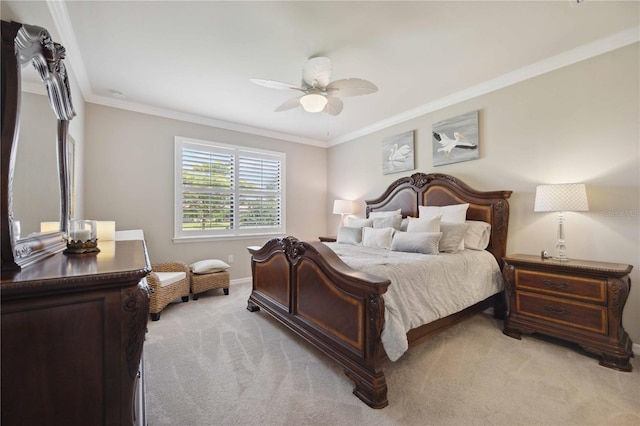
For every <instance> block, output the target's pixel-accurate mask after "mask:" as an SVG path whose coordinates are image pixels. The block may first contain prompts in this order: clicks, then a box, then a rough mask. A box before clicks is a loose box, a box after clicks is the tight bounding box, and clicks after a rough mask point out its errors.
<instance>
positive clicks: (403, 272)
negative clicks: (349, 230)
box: [327, 243, 503, 361]
mask: <svg viewBox="0 0 640 426" xmlns="http://www.w3.org/2000/svg"><path fill="white" fill-rule="evenodd" d="M327 246H329V247H330V248H331V249H332V250H333V251H335V252H336V254H338V256H340V258H341V259H342V261H344V262H345V263H346V264H347V265H349V266H351V267H352V268H354V269H358V270H360V271H365V272H368V273H371V274H375V275H378V276H380V277H384V278H388V279H389V280H390V281H391V285H390V286H389V289H388V290H387V292H386V293H385V294H384V303H385V316H384V319H385V324H384V328H383V330H382V344H383V345H384V349H385V351H386V353H387V355H388V356H389V359H391V360H392V361H395V360H397V359H398V358H400V356H401V355H402V354H403V353H404V352H405V351H406V350H407V349H408V341H407V331H409V330H411V329H412V328H416V327H419V326H421V325H424V324H427V323H430V322H432V321H434V320H437V319H439V318H443V317H445V316H447V315H450V314H453V313H455V312H459V311H461V310H462V309H464V308H466V307H468V306H471V305H473V304H475V303H477V302H479V301H481V300H484V299H486V298H487V297H489V296H491V295H493V294H495V293H497V292H499V291H501V290H502V288H503V282H502V275H501V273H500V268H499V267H498V263H497V262H496V260H495V258H494V257H493V255H491V253H489V252H488V251H484V250H482V251H478V250H463V251H461V252H458V253H456V254H451V253H440V254H438V255H425V254H418V253H404V252H397V251H391V250H386V249H378V248H372V247H363V246H352V245H348V244H338V243H327Z"/></svg>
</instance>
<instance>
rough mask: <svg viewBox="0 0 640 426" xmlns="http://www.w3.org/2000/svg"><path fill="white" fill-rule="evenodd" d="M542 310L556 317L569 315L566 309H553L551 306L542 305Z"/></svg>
mask: <svg viewBox="0 0 640 426" xmlns="http://www.w3.org/2000/svg"><path fill="white" fill-rule="evenodd" d="M544 310H545V311H547V312H551V313H552V314H556V315H567V314H570V313H571V311H569V310H568V309H565V308H554V307H553V306H551V305H544Z"/></svg>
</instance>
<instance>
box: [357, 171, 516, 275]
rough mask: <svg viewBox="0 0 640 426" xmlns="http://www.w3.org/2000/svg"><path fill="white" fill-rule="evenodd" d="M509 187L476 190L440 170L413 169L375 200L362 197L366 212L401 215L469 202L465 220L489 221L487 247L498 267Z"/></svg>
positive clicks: (504, 240) (504, 244) (503, 252)
mask: <svg viewBox="0 0 640 426" xmlns="http://www.w3.org/2000/svg"><path fill="white" fill-rule="evenodd" d="M510 196H511V191H477V190H475V189H473V188H471V187H470V186H468V185H467V184H465V183H464V182H462V181H461V180H459V179H456V178H455V177H453V176H450V175H445V174H441V173H430V174H425V173H414V174H413V175H411V176H408V177H403V178H400V179H398V180H396V181H395V182H393V183H392V184H391V185H389V187H388V188H387V189H386V191H385V192H384V193H383V194H382V195H381V196H380V197H378V198H376V199H375V200H366V201H365V203H366V204H367V217H369V213H371V212H374V211H382V210H397V209H400V210H401V211H402V217H407V216H412V217H418V210H419V209H418V206H447V205H451V204H463V203H469V209H468V210H467V220H480V221H483V222H487V223H489V224H491V240H490V241H489V246H488V247H487V250H488V251H490V252H491V253H492V254H493V255H494V256H495V258H496V260H497V261H498V264H499V265H500V267H502V258H503V257H504V256H505V255H506V252H507V229H508V227H509V202H508V201H507V198H509V197H510Z"/></svg>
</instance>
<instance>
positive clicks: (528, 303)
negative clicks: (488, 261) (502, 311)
mask: <svg viewBox="0 0 640 426" xmlns="http://www.w3.org/2000/svg"><path fill="white" fill-rule="evenodd" d="M516 303H517V305H516V309H517V311H518V313H519V314H522V315H528V316H531V317H535V318H539V319H543V320H545V321H551V322H554V323H557V324H563V325H567V326H570V327H574V328H579V329H582V330H587V331H590V332H594V333H598V334H604V335H606V334H607V333H608V330H607V309H606V307H603V306H597V305H589V304H586V303H580V302H571V301H568V300H565V299H559V298H556V297H551V296H545V295H541V294H532V293H527V292H518V294H517V298H516Z"/></svg>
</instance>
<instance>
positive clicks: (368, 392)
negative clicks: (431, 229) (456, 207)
mask: <svg viewBox="0 0 640 426" xmlns="http://www.w3.org/2000/svg"><path fill="white" fill-rule="evenodd" d="M510 195H511V191H491V192H482V191H476V190H474V189H472V188H470V187H469V186H467V185H466V184H464V183H463V182H461V181H460V180H458V179H456V178H455V177H453V176H448V175H444V174H424V173H415V174H413V175H412V176H410V177H403V178H400V179H398V180H396V181H395V182H393V183H392V184H391V185H390V186H389V187H388V188H387V189H386V191H385V192H384V193H383V194H382V196H380V197H379V198H377V199H375V200H369V201H366V204H367V209H366V211H367V216H368V217H369V216H370V214H373V213H377V214H380V213H381V212H385V213H386V212H389V211H396V210H397V211H398V215H401V216H403V217H407V216H412V217H417V216H418V212H419V206H448V205H453V204H459V203H469V206H468V209H467V212H466V219H467V220H473V221H484V222H486V223H487V224H489V225H490V241H488V246H487V248H486V251H487V252H488V253H486V252H485V253H484V254H487V255H488V256H487V258H489V259H490V260H492V262H494V264H495V268H496V274H497V275H498V277H499V275H500V269H499V266H500V267H501V265H502V258H503V256H504V255H505V254H506V242H507V229H508V222H509V204H508V202H507V198H509V196H510ZM371 229H374V228H371ZM374 230H376V231H377V230H379V229H374ZM337 239H338V241H340V236H338V238H337ZM335 244H338V243H335ZM249 252H250V253H251V255H252V258H251V268H252V275H253V290H252V292H251V295H250V297H249V301H248V306H247V309H249V310H250V311H257V310H260V309H262V310H264V311H265V312H267V313H269V314H270V315H272V316H273V317H275V318H276V319H278V320H279V321H280V322H281V323H283V324H285V325H286V326H287V327H289V329H291V330H293V331H294V332H295V333H297V334H298V335H299V336H301V337H302V338H303V339H305V340H306V341H307V342H309V343H311V344H312V345H313V346H315V347H316V348H318V349H319V350H320V351H322V352H323V353H324V354H326V355H327V356H329V357H330V358H331V359H333V360H335V361H336V362H338V363H340V364H341V365H342V367H344V370H345V373H346V375H347V376H348V377H349V378H350V379H351V380H353V382H354V383H355V388H354V390H353V393H354V395H356V396H357V397H358V398H360V399H361V400H362V401H363V402H365V403H366V404H367V405H369V406H370V407H373V408H383V407H385V406H386V405H387V404H388V400H387V384H386V379H385V376H384V373H383V371H382V365H383V363H384V362H386V360H387V356H386V352H385V349H384V347H383V345H382V333H383V326H384V324H385V301H384V298H383V295H384V293H385V292H387V289H388V288H389V286H390V285H395V284H391V280H390V279H387V278H382V277H379V276H376V275H372V274H369V273H366V272H363V271H360V270H356V269H353V268H351V267H349V266H348V265H347V264H345V263H344V262H343V261H342V260H341V259H340V258H339V257H338V255H337V254H336V252H334V251H333V250H331V249H330V248H329V247H328V246H327V245H326V244H324V243H321V242H315V243H308V242H303V241H299V240H297V239H296V238H294V237H285V238H280V239H278V238H276V239H272V240H270V241H268V242H267V243H266V244H265V245H264V246H263V247H249ZM461 255H462V254H461ZM443 257H444V256H443ZM491 306H493V307H494V314H495V315H496V316H501V314H503V313H504V308H505V302H504V292H503V291H500V290H497V292H493V293H491V295H490V296H489V297H487V298H486V299H483V300H480V301H477V302H475V304H472V305H470V306H468V307H467V308H465V309H463V310H461V311H458V312H455V313H453V314H451V315H449V316H445V317H441V318H439V319H437V320H435V321H433V322H430V323H428V324H425V325H422V326H420V327H417V328H414V329H411V330H409V332H408V333H406V336H404V337H405V338H406V339H405V342H406V343H408V346H409V347H411V346H413V345H415V344H417V343H419V342H422V341H424V340H426V339H428V338H429V337H432V336H434V335H436V334H438V333H439V332H441V331H442V330H445V329H447V328H449V327H451V326H452V325H454V324H456V323H458V322H460V321H462V320H463V319H465V318H468V317H469V316H470V315H473V314H474V313H477V312H481V311H483V310H485V309H487V308H489V307H491Z"/></svg>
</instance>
